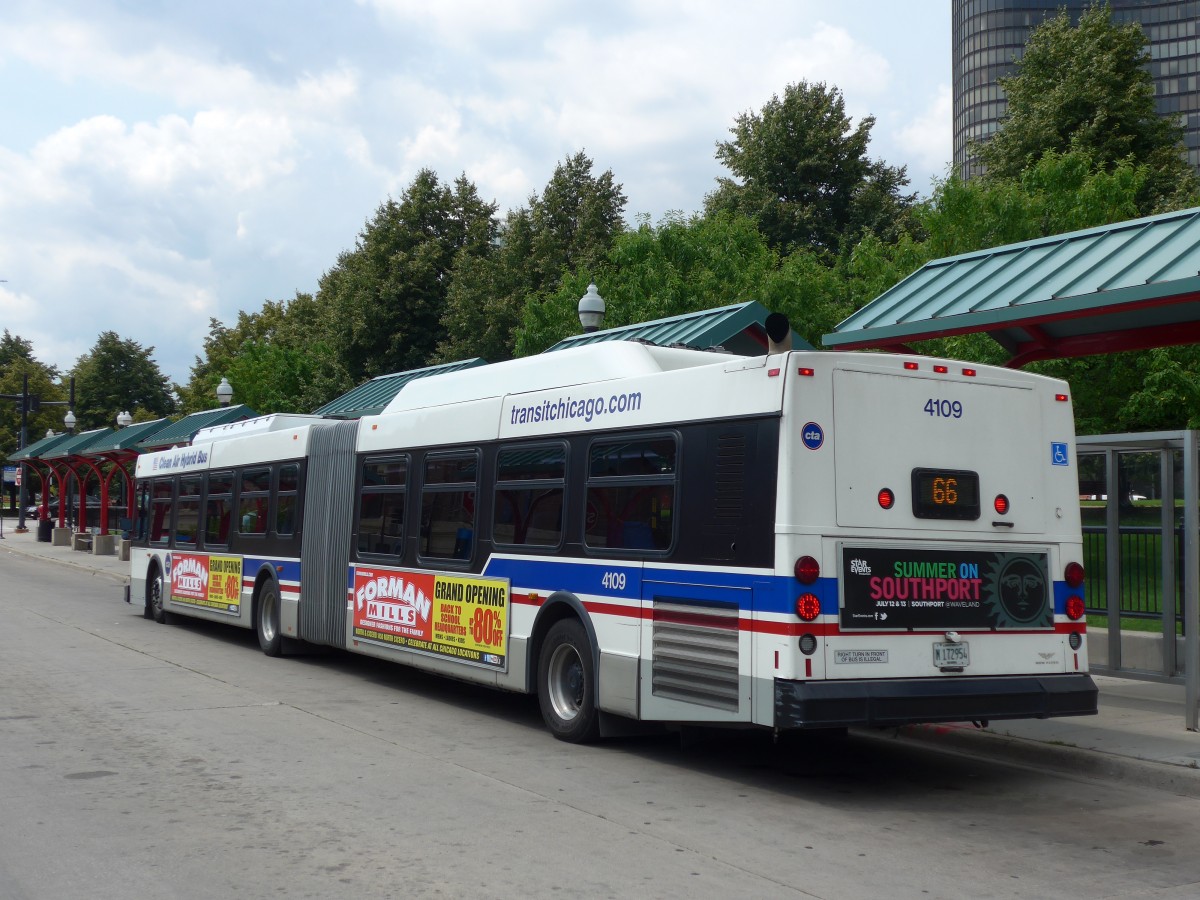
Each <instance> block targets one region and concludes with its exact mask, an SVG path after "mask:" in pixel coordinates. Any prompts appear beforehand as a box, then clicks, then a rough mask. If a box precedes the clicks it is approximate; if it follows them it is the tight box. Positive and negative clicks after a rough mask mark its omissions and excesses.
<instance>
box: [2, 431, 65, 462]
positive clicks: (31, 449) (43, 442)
mask: <svg viewBox="0 0 1200 900" xmlns="http://www.w3.org/2000/svg"><path fill="white" fill-rule="evenodd" d="M72 437H74V435H71V434H67V432H65V431H64V432H62V433H61V434H52V435H50V436H49V437H44V438H41V439H40V440H37V441H34V442H33V443H32V444H30V445H29V446H28V447H26V448H25V449H23V450H17V451H16V452H14V453H11V454H9V457H8V461H9V462H21V461H22V460H26V459H38V458H40V457H39V455H40V454H42V453H45V452H46V451H48V450H52V449H53V448H54V447H57V446H58V445H59V444H61V443H63V442H64V441H66V440H68V439H69V438H72Z"/></svg>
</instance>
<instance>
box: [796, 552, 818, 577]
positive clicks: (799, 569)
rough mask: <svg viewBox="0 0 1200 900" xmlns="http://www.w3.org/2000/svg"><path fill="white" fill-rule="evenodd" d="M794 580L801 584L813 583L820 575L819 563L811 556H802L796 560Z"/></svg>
mask: <svg viewBox="0 0 1200 900" xmlns="http://www.w3.org/2000/svg"><path fill="white" fill-rule="evenodd" d="M794 571H795V573H796V580H797V581H798V582H800V583H801V584H813V583H814V582H815V581H816V580H817V579H818V578H820V577H821V565H820V563H818V562H817V561H816V560H815V559H813V558H812V557H811V556H802V557H800V558H799V559H798V560H796V566H795V570H794Z"/></svg>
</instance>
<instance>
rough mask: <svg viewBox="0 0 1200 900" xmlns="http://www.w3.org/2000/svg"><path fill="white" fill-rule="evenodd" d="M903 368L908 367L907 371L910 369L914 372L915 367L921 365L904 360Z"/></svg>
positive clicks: (917, 367)
mask: <svg viewBox="0 0 1200 900" xmlns="http://www.w3.org/2000/svg"><path fill="white" fill-rule="evenodd" d="M904 368H906V369H908V371H910V372H915V371H917V369H919V368H921V367H920V366H918V365H917V364H916V363H915V362H906V363H905V364H904Z"/></svg>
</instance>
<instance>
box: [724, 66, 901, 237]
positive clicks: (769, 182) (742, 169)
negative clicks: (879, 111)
mask: <svg viewBox="0 0 1200 900" xmlns="http://www.w3.org/2000/svg"><path fill="white" fill-rule="evenodd" d="M874 124H875V119H874V117H872V116H866V117H865V118H863V119H862V120H860V121H859V123H858V125H856V126H853V127H852V125H851V122H850V117H849V116H847V115H846V109H845V102H844V101H843V99H842V94H841V91H839V90H838V89H837V88H836V87H826V85H825V84H823V83H819V84H809V83H808V82H805V81H801V82H800V83H799V84H790V85H788V86H787V88H785V89H784V92H783V97H782V98H780V97H779V96H778V95H775V96H773V97H772V98H771V100H770V101H768V102H767V104H766V105H765V106H764V107H763V108H762V110H761V111H759V112H757V113H743V114H742V115H740V116H738V118H737V122H736V124H735V125H734V127H733V128H731V129H730V132H731V133H732V134H733V136H734V138H733V140H731V141H721V142H718V144H717V153H716V156H717V159H718V160H720V161H721V162H722V163H723V164H724V165H725V166H726V167H727V168H728V169H729V170H730V171H731V172H732V173H733V175H734V176H735V178H721V179H718V186H717V189H716V190H715V191H713V193H712V194H710V195H709V196H708V198H707V199H706V201H705V208H706V209H707V211H708V212H710V213H713V212H719V211H726V212H733V213H739V214H742V215H746V216H749V217H751V218H752V219H754V220H755V221H756V222H757V223H758V227H759V229H760V230H761V231H762V232H763V234H764V235H766V238H767V242H768V243H769V244H770V246H771V247H772V248H773V249H775V250H778V251H780V252H782V253H789V252H791V251H793V250H800V249H811V250H815V251H818V252H826V253H833V252H836V251H837V250H838V249H839V248H841V247H843V246H847V245H852V244H853V243H854V242H855V241H857V240H858V239H859V238H860V237H861V236H862V235H863V234H865V233H869V232H874V233H877V234H880V235H882V236H884V238H885V239H886V240H889V241H890V240H895V239H896V238H897V237H898V236H899V235H900V234H901V233H903V232H904V231H905V230H907V228H908V227H909V224H910V222H909V219H908V210H909V208H910V206H911V205H912V202H913V199H914V195H902V194H901V193H900V190H901V188H903V187H904V186H905V185H907V184H908V178H907V176H906V175H905V170H904V168H903V167H900V168H893V167H891V166H887V165H884V164H883V163H880V162H875V161H872V160H870V159H868V157H867V144H868V143H869V142H870V134H871V128H872V127H873V126H874ZM735 179H736V180H735Z"/></svg>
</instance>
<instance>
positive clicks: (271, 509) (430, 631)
mask: <svg viewBox="0 0 1200 900" xmlns="http://www.w3.org/2000/svg"><path fill="white" fill-rule="evenodd" d="M267 470H269V471H268V472H267V474H266V475H264V471H267ZM243 476H249V477H243ZM137 477H138V481H139V504H140V506H141V510H140V514H139V526H138V538H137V539H136V540H135V542H134V543H135V546H134V548H133V551H132V554H131V556H132V593H133V596H134V597H135V598H137V599H139V600H141V599H142V598H145V608H146V613H147V615H154V616H156V617H157V618H159V619H160V620H162V619H164V618H165V616H166V614H167V613H180V614H184V615H192V616H199V617H202V618H209V619H216V620H220V621H228V622H231V623H233V624H235V625H240V626H241V627H245V628H253V629H257V631H258V633H259V640H260V642H261V643H262V645H263V648H264V650H266V651H267V652H268V653H271V654H278V653H279V652H280V651H281V650H282V648H283V646H284V642H285V641H287V640H292V639H300V640H304V641H308V642H311V643H318V644H328V645H332V646H336V647H341V648H344V649H346V650H349V651H351V652H357V653H364V654H368V655H371V656H376V657H379V658H383V659H389V660H394V661H397V662H402V663H406V664H410V665H413V666H417V667H420V668H423V669H427V670H431V671H435V672H440V673H443V674H446V675H450V676H453V677H456V678H460V679H465V680H469V681H475V682H478V683H481V684H486V685H490V686H493V687H498V688H503V689H507V690H514V691H523V692H537V693H538V694H539V698H540V702H541V704H542V709H543V713H544V715H545V717H546V721H547V724H548V726H549V727H550V729H551V730H552V731H553V732H554V733H555V734H556V735H557V736H559V737H562V738H564V739H567V740H586V739H590V738H592V737H595V736H596V735H597V734H598V733H600V732H601V730H602V729H603V728H606V727H607V726H608V725H610V724H613V723H614V722H615V718H616V717H620V718H625V719H634V720H640V721H653V722H666V723H742V724H746V725H757V726H764V727H769V728H776V729H792V728H822V727H844V726H850V725H868V726H870V725H876V726H878V725H898V724H905V723H916V722H938V721H958V720H988V719H1002V718H1020V717H1046V716H1058V715H1079V714H1088V713H1094V712H1095V709H1096V690H1095V686H1094V684H1093V683H1092V681H1091V679H1090V677H1089V676H1088V675H1087V671H1088V665H1087V656H1086V641H1085V630H1086V623H1085V620H1084V618H1083V587H1082V568H1081V563H1082V542H1081V537H1080V519H1079V506H1078V501H1077V494H1078V484H1077V481H1078V474H1077V471H1076V466H1075V446H1074V429H1073V419H1072V411H1071V404H1070V400H1069V395H1068V391H1067V388H1066V385H1065V384H1063V383H1062V382H1059V381H1055V380H1052V379H1048V378H1043V377H1040V376H1035V375H1031V374H1028V373H1023V372H1016V371H1011V370H1007V369H1000V368H994V367H987V366H968V365H964V364H963V363H961V362H954V361H950V360H939V359H930V358H927V357H918V356H898V355H897V356H892V355H876V354H850V353H834V352H787V353H776V354H771V355H767V356H762V357H755V358H743V357H732V356H727V355H720V354H714V353H708V352H701V351H692V350H678V349H667V348H658V347H653V346H646V345H642V344H634V343H619V342H614V343H606V344H598V345H593V346H589V347H582V348H577V349H569V350H564V351H559V352H556V353H553V354H545V355H542V356H538V357H531V358H527V359H522V360H515V361H512V362H509V363H500V364H496V365H492V366H486V367H480V368H476V369H469V370H463V371H459V372H452V373H447V374H444V375H438V376H433V377H430V378H426V379H422V380H418V381H414V382H412V383H410V384H409V385H408V386H406V387H405V389H404V390H403V391H402V392H401V393H400V394H399V395H398V396H397V397H396V398H395V400H394V401H393V402H392V403H391V404H390V405H389V406H388V407H387V409H386V410H385V411H384V412H383V413H382V414H380V415H378V416H372V417H367V418H363V419H361V420H359V421H357V422H332V421H328V420H321V419H316V418H313V417H288V416H275V417H264V418H263V419H260V420H253V421H252V422H250V423H239V427H226V428H225V429H223V430H209V431H207V432H201V433H200V434H198V435H197V437H196V440H195V441H194V442H193V446H192V447H189V448H185V449H176V450H168V451H163V452H161V453H154V454H147V455H145V456H143V457H142V458H140V459H139V461H138V466H137ZM256 479H257V480H256ZM235 481H236V482H237V484H236V486H235V489H228V490H227V487H226V486H227V485H228V484H232V483H233V482H235ZM268 482H269V487H267V488H265V490H266V494H264V487H263V486H264V485H265V484H267V483H268ZM295 482H298V486H295V489H294V490H292V488H293V486H294V483H295ZM244 485H245V486H244ZM156 495H157V496H158V500H157V501H155V499H154V498H155V496H156ZM156 502H157V505H155V504H156ZM256 503H257V506H256V505H255V504H256ZM196 509H200V510H203V513H202V514H201V515H200V516H199V519H200V520H201V521H199V522H193V519H194V518H195V515H194V510H196ZM292 516H295V518H294V520H293V519H292V518H291V517H292ZM264 519H265V520H266V524H265V525H264V523H263V520H264ZM184 520H186V521H184ZM181 521H184V525H183V527H182V528H181V527H180V526H179V522H181ZM243 522H245V523H248V524H245V526H244V527H243ZM181 564H183V565H184V566H185V568H186V571H184V581H181V582H179V584H178V585H177V584H176V581H175V580H176V578H177V577H178V576H177V573H179V572H181V571H183V570H181V569H180V565H181ZM222 579H223V580H222ZM235 580H236V584H237V586H238V590H237V591H236V593H237V595H238V596H237V597H236V598H233V597H232V593H233V587H232V586H233V585H234V583H235ZM185 582H186V583H185ZM222 584H223V585H224V586H225V591H226V593H225V594H221V593H220V589H221V585H222ZM206 591H207V593H205V592H206ZM214 597H215V598H216V599H213V598H214Z"/></svg>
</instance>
